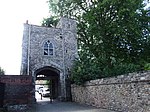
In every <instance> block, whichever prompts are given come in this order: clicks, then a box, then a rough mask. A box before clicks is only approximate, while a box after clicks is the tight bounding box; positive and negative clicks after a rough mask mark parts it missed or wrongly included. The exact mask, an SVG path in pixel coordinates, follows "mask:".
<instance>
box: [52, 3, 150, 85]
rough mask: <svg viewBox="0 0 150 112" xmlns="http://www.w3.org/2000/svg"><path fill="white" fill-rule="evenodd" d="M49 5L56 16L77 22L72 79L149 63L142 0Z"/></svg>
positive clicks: (148, 34) (79, 80) (134, 68)
mask: <svg viewBox="0 0 150 112" xmlns="http://www.w3.org/2000/svg"><path fill="white" fill-rule="evenodd" d="M52 1H53V2H52ZM49 6H50V11H52V12H54V13H55V14H56V16H64V17H70V18H75V19H76V20H77V23H78V27H77V29H78V46H79V56H80V59H79V60H77V62H76V63H75V66H74V69H73V70H72V76H71V79H72V80H73V82H75V83H77V84H82V83H83V82H85V81H87V80H90V79H96V78H102V77H109V76H115V75H120V74H125V73H129V72H134V71H138V70H140V69H144V64H145V62H146V63H150V55H149V54H150V50H149V48H150V27H149V21H150V16H148V13H149V10H145V9H144V4H143V0H57V2H56V0H50V2H49ZM143 62H144V63H143ZM145 69H147V67H146V65H145Z"/></svg>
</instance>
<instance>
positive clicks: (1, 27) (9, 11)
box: [0, 0, 49, 75]
mask: <svg viewBox="0 0 150 112" xmlns="http://www.w3.org/2000/svg"><path fill="white" fill-rule="evenodd" d="M46 1H47V0H1V1H0V67H2V68H3V69H4V70H5V72H6V74H14V75H19V74H20V66H21V50H22V49H21V44H22V36H23V23H25V22H26V20H28V21H29V23H30V24H36V25H41V21H42V19H43V18H44V17H47V16H48V14H49V13H48V4H47V3H46Z"/></svg>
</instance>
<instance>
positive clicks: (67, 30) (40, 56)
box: [21, 18, 78, 98]
mask: <svg viewBox="0 0 150 112" xmlns="http://www.w3.org/2000/svg"><path fill="white" fill-rule="evenodd" d="M48 40H49V41H50V42H51V43H53V47H54V49H53V55H50V56H45V55H44V50H43V45H44V43H45V42H46V41H48ZM77 56H78V55H77V39H76V22H75V20H72V19H67V18H61V19H60V21H59V23H58V25H57V27H56V28H50V27H41V26H36V25H30V24H24V32H23V43H22V66H21V75H32V76H33V77H35V78H36V71H37V70H39V69H42V68H44V67H51V68H53V69H54V70H53V71H54V72H55V71H57V73H58V74H59V83H60V86H61V87H60V88H61V91H60V97H63V98H66V97H68V96H67V90H66V78H67V77H68V75H69V70H70V69H71V67H72V64H73V61H74V60H75V58H77Z"/></svg>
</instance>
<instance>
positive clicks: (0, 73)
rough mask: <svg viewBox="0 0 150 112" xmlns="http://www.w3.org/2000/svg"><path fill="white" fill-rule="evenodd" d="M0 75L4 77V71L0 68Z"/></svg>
mask: <svg viewBox="0 0 150 112" xmlns="http://www.w3.org/2000/svg"><path fill="white" fill-rule="evenodd" d="M0 75H5V71H4V70H3V69H2V68H1V67H0Z"/></svg>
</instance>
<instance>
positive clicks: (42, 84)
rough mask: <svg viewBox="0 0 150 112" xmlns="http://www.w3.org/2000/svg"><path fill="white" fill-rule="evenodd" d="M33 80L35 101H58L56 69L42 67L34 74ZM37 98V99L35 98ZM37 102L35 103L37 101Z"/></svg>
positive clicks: (58, 88)
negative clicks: (34, 78)
mask: <svg viewBox="0 0 150 112" xmlns="http://www.w3.org/2000/svg"><path fill="white" fill-rule="evenodd" d="M35 73H36V74H35V75H36V80H35V90H36V93H35V96H36V99H39V100H42V101H43V99H46V98H48V100H49V99H50V100H55V99H58V97H59V95H60V78H59V77H60V75H59V74H60V73H59V71H58V70H57V69H55V68H52V67H43V68H41V69H38V70H37V71H36V72H35ZM37 96H38V98H37ZM39 100H37V101H39Z"/></svg>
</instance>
